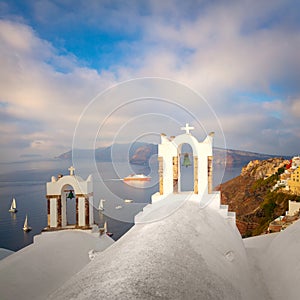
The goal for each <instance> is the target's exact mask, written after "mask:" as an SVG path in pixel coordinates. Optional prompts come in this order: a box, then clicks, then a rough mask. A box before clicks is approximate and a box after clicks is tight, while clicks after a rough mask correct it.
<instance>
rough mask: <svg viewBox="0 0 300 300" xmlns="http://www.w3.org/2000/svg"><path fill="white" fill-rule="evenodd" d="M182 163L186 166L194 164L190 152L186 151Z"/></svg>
mask: <svg viewBox="0 0 300 300" xmlns="http://www.w3.org/2000/svg"><path fill="white" fill-rule="evenodd" d="M182 165H183V166H184V167H186V168H187V167H189V166H191V165H192V164H191V161H190V157H189V154H188V153H184V157H183V163H182Z"/></svg>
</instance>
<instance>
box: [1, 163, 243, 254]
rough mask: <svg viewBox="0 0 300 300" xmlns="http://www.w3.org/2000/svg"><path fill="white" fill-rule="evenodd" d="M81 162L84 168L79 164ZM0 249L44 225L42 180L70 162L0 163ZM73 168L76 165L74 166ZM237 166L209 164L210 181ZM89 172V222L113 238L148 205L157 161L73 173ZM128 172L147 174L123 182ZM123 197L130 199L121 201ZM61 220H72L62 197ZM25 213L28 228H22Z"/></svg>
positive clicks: (18, 244) (188, 175) (235, 171)
mask: <svg viewBox="0 0 300 300" xmlns="http://www.w3.org/2000/svg"><path fill="white" fill-rule="evenodd" d="M82 166H85V167H82ZM0 167H1V168H0V248H5V249H9V250H13V251H17V250H19V249H21V248H23V247H25V246H27V245H29V244H31V243H32V242H33V237H34V236H35V235H38V234H40V233H41V231H42V230H43V228H45V227H46V226H47V202H46V182H48V181H50V179H51V176H57V175H58V174H64V175H68V174H69V171H68V168H69V167H70V162H68V161H64V160H44V161H24V162H16V163H1V164H0ZM75 168H76V166H75ZM240 171H241V167H234V168H227V169H226V170H225V172H224V168H223V167H220V166H215V167H214V185H215V186H216V185H218V184H220V183H221V182H225V181H227V180H229V179H231V178H233V177H236V176H238V175H239V174H240ZM182 172H183V173H182V174H183V176H182V177H183V178H184V179H183V182H182V188H183V189H185V190H189V189H191V184H192V182H193V180H192V176H193V175H192V168H191V167H190V168H183V169H182ZM90 173H92V174H93V179H94V202H95V209H94V219H95V223H97V224H99V225H103V223H104V222H105V221H107V224H108V230H109V231H110V232H112V233H113V238H114V239H115V240H117V239H118V238H120V237H121V236H122V235H123V234H124V233H125V232H126V231H128V230H129V229H130V228H131V227H132V226H133V220H134V215H135V214H137V213H138V212H139V211H141V210H142V208H143V206H145V205H146V204H148V203H149V202H150V199H151V195H152V194H154V193H155V192H157V191H158V184H157V180H158V175H157V163H156V162H154V163H151V164H150V167H149V166H137V165H129V164H127V163H124V162H118V163H114V164H113V163H110V162H105V163H97V164H88V163H87V164H81V165H80V166H79V169H76V170H75V174H76V175H79V176H81V177H82V178H83V179H86V178H87V176H88V175H89V174H90ZM132 173H136V174H138V173H143V174H146V175H150V176H151V178H152V179H151V181H150V182H144V183H141V182H139V183H130V184H128V183H125V182H123V181H122V180H120V178H123V177H125V176H127V175H129V174H132ZM13 197H15V199H16V201H17V209H18V212H17V213H10V212H8V210H9V208H10V205H11V201H12V198H13ZM100 199H105V200H106V201H105V205H104V207H105V210H104V211H103V212H99V211H98V210H97V207H98V203H99V200H100ZM124 199H131V200H133V203H130V204H125V203H124ZM67 212H68V215H67V219H68V222H69V223H72V222H74V215H75V203H74V202H72V201H68V206H67ZM26 214H27V215H28V221H29V225H30V226H31V227H32V231H30V232H28V233H25V232H24V231H23V230H22V228H23V224H24V220H25V216H26Z"/></svg>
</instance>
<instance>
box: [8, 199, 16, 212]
mask: <svg viewBox="0 0 300 300" xmlns="http://www.w3.org/2000/svg"><path fill="white" fill-rule="evenodd" d="M9 212H17V202H16V199H15V198H13V199H12V202H11V205H10V209H9Z"/></svg>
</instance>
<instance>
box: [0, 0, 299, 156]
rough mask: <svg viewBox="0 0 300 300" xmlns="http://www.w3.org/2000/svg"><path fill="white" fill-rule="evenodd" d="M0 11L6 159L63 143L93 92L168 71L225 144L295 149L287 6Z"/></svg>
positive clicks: (46, 4)
mask: <svg viewBox="0 0 300 300" xmlns="http://www.w3.org/2000/svg"><path fill="white" fill-rule="evenodd" d="M70 6H72V9H70ZM2 7H3V10H2V11H3V15H2V19H1V20H0V57H1V58H0V59H1V69H0V113H1V116H2V117H1V121H2V124H1V125H2V128H1V131H0V132H1V136H2V138H1V141H0V144H1V158H3V157H5V158H6V159H8V157H11V160H13V159H17V157H18V156H19V155H21V154H32V152H33V151H35V152H34V153H33V154H35V153H36V154H41V153H42V155H45V156H50V157H53V156H56V155H58V154H59V152H60V151H67V150H69V149H70V148H71V145H72V138H73V134H74V129H75V127H76V124H77V122H78V120H79V119H80V115H81V114H82V112H83V111H84V109H85V108H86V106H87V105H88V104H89V102H90V101H91V100H92V99H93V98H94V97H96V96H97V95H98V94H99V93H100V92H103V91H104V90H105V89H107V88H109V87H111V86H113V85H114V84H116V83H118V82H121V81H124V80H129V79H132V78H136V77H144V76H146V77H147V76H158V77H162V78H169V79H172V80H175V81H178V82H180V83H182V84H184V85H187V86H190V87H191V88H192V89H194V90H195V91H197V92H198V93H200V94H202V95H203V96H204V97H205V98H206V99H207V101H208V102H209V104H210V105H211V106H212V108H213V109H214V111H215V112H216V114H217V116H218V118H219V120H220V122H221V124H222V126H223V129H224V133H225V137H226V140H227V146H228V147H230V148H236V149H244V150H251V151H260V152H265V153H279V154H293V153H296V152H299V150H298V149H299V148H300V142H299V136H298V133H297V132H299V125H298V124H299V122H298V120H297V119H298V118H299V116H300V104H299V103H300V100H299V99H300V98H299V97H300V90H299V86H300V85H299V78H300V60H299V59H298V49H299V48H300V38H299V36H300V34H299V29H300V24H299V22H298V21H297V16H296V13H295V11H297V4H296V3H295V4H294V2H292V4H291V3H287V2H285V1H279V0H278V1H277V0H276V1H272V3H271V2H267V1H266V2H263V3H260V2H253V1H243V3H236V2H235V1H228V2H226V5H225V3H223V2H218V1H216V2H210V1H188V2H187V3H183V2H180V1H178V2H176V1H175V2H174V1H164V2H163V3H161V1H149V2H147V1H145V2H140V1H130V2H128V3H126V4H125V3H124V2H122V1H89V5H87V4H86V2H85V1H78V2H77V4H76V7H74V4H72V3H71V2H70V3H69V2H63V3H62V4H58V3H56V2H51V1H38V2H34V3H31V4H28V11H30V14H25V13H23V12H21V11H20V10H18V5H17V4H15V3H14V2H12V3H11V4H10V5H9V4H6V5H3V4H2ZM298 8H299V7H298ZM124 24H126V26H124ZM245 95H247V96H245ZM106 101H110V100H109V99H108V100H106ZM193 101H194V100H191V99H186V103H187V106H188V107H189V108H190V109H191V110H192V112H193V113H194V114H195V115H196V116H199V118H200V119H202V120H203V121H204V122H205V123H206V124H208V126H211V127H212V128H213V127H214V125H215V124H214V121H213V120H210V119H205V118H206V117H205V115H203V113H202V107H201V105H199V104H198V103H194V102H193ZM108 104H109V103H108V102H105V101H104V102H103V103H102V108H103V110H100V111H95V113H94V115H93V116H91V118H90V120H89V122H90V124H91V125H92V124H95V122H96V123H97V124H98V123H99V124H101V122H103V120H105V118H106V117H107V116H106V115H105V114H104V113H102V111H103V112H104V111H106V110H105V107H106V106H107V105H108ZM158 108H159V107H158ZM164 109H165V108H164V107H163V106H161V110H162V113H163V112H164V111H163V110H164ZM144 110H145V107H143V108H142V107H138V106H137V107H135V108H133V109H132V111H127V112H125V111H124V114H125V115H126V116H125V115H123V116H122V114H115V115H112V116H111V118H110V122H111V123H112V126H111V127H110V129H109V130H107V131H106V135H107V136H105V137H104V136H103V139H104V140H106V141H109V140H111V138H112V137H113V136H114V134H115V132H116V130H118V129H119V127H118V126H122V124H123V123H124V120H126V118H127V119H128V118H130V116H131V115H132V116H137V115H139V114H142V113H144ZM97 126H98V125H97ZM161 126H164V124H163V123H162V124H161ZM161 131H164V129H163V128H162V130H161ZM125 135H126V133H125V132H124V136H123V137H122V141H123V140H124V141H126V136H125ZM130 136H131V135H130V134H129V135H128V138H129V137H130ZM216 140H217V139H216Z"/></svg>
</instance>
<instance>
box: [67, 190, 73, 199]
mask: <svg viewBox="0 0 300 300" xmlns="http://www.w3.org/2000/svg"><path fill="white" fill-rule="evenodd" d="M73 198H74V194H73V191H70V193H69V195H68V196H67V199H73Z"/></svg>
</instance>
